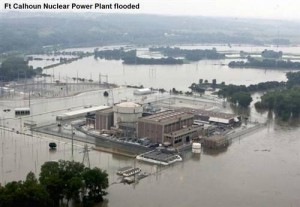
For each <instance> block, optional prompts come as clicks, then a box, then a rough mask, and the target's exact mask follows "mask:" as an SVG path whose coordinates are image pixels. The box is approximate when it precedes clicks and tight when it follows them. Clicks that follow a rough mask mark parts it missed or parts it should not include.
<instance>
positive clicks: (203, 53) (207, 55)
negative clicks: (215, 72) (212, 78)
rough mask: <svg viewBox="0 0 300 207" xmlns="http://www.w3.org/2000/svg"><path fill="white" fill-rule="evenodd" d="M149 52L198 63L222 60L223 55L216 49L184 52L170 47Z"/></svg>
mask: <svg viewBox="0 0 300 207" xmlns="http://www.w3.org/2000/svg"><path fill="white" fill-rule="evenodd" d="M149 50H150V51H156V52H161V53H162V54H163V55H165V56H168V57H184V58H185V59H186V60H189V61H198V60H203V59H211V60H216V59H224V58H225V55H224V54H221V53H218V52H217V50H216V48H213V49H211V50H200V49H196V50H186V49H180V48H178V47H175V48H171V47H158V48H149Z"/></svg>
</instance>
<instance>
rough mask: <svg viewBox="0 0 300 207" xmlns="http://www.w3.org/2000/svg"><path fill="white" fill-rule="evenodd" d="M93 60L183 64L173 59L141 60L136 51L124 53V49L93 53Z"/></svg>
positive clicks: (181, 61)
mask: <svg viewBox="0 0 300 207" xmlns="http://www.w3.org/2000/svg"><path fill="white" fill-rule="evenodd" d="M95 58H103V59H107V60H123V63H124V64H135V65H174V64H183V63H184V62H183V60H180V59H175V58H171V57H168V58H158V59H156V58H141V57H137V54H136V50H129V51H125V50H124V48H120V49H114V50H100V51H97V50H96V51H95Z"/></svg>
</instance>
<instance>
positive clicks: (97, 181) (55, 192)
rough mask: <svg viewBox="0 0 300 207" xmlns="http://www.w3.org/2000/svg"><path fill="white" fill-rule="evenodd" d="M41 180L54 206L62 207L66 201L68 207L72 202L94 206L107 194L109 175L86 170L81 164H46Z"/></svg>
mask: <svg viewBox="0 0 300 207" xmlns="http://www.w3.org/2000/svg"><path fill="white" fill-rule="evenodd" d="M39 180H40V183H41V186H43V187H44V188H45V189H46V190H47V192H48V193H49V195H50V198H51V199H52V200H53V203H54V206H60V204H61V203H62V201H63V200H64V199H65V200H66V201H67V203H66V205H68V203H69V201H70V200H73V201H76V202H83V201H84V202H88V203H91V204H93V203H95V202H99V201H102V200H103V196H104V195H106V194H107V192H106V191H105V189H106V188H107V187H108V175H107V173H106V172H105V171H102V170H100V169H99V168H94V169H90V168H85V167H84V165H83V164H82V163H79V162H74V161H63V160H60V161H59V162H46V163H44V164H43V165H42V168H41V173H40V178H39ZM82 199H83V200H82Z"/></svg>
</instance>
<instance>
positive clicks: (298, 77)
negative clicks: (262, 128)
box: [255, 72, 300, 121]
mask: <svg viewBox="0 0 300 207" xmlns="http://www.w3.org/2000/svg"><path fill="white" fill-rule="evenodd" d="M286 76H287V78H288V81H287V83H286V85H287V88H286V89H281V90H275V91H269V92H267V93H266V94H264V95H263V96H262V97H261V101H260V102H257V103H255V107H256V108H257V109H265V110H271V111H274V112H275V114H276V115H277V116H278V117H279V118H281V119H282V120H284V121H286V120H288V119H289V118H291V117H294V118H297V117H299V114H300V87H299V85H300V72H297V73H291V72H289V73H287V74H286Z"/></svg>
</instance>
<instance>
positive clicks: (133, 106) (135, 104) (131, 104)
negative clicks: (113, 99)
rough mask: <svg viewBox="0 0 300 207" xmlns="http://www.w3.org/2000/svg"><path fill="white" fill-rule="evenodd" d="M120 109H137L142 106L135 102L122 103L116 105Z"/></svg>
mask: <svg viewBox="0 0 300 207" xmlns="http://www.w3.org/2000/svg"><path fill="white" fill-rule="evenodd" d="M116 106H118V107H124V108H135V107H141V105H140V104H137V103H134V102H122V103H118V104H116Z"/></svg>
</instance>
